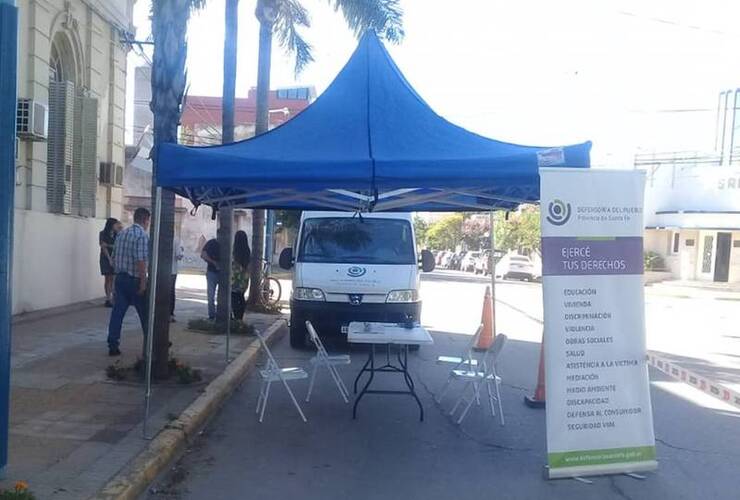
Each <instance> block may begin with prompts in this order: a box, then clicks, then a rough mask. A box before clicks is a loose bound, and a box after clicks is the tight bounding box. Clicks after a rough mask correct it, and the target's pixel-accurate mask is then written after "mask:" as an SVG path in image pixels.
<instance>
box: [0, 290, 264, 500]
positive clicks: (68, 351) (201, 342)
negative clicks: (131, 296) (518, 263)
mask: <svg viewBox="0 0 740 500" xmlns="http://www.w3.org/2000/svg"><path fill="white" fill-rule="evenodd" d="M183 281H184V283H185V284H186V285H187V286H188V287H187V288H184V287H183V288H178V301H177V308H176V314H177V318H178V322H177V323H174V324H172V327H171V330H170V335H171V341H172V343H173V347H172V350H171V353H172V356H174V357H176V358H178V359H179V360H180V361H183V362H185V363H186V364H188V365H190V366H191V367H193V368H197V369H200V370H201V372H202V375H203V380H202V381H201V382H199V383H196V384H193V385H180V384H178V383H177V382H175V381H167V382H163V383H159V384H155V386H154V389H153V395H152V408H151V419H150V428H149V429H150V430H149V433H150V434H152V435H153V434H156V433H157V432H158V431H159V430H161V429H162V428H163V427H164V426H165V425H166V424H167V423H168V422H169V421H171V420H172V419H174V418H176V417H177V416H178V415H179V414H180V413H181V412H182V410H183V409H185V408H186V407H187V406H188V405H189V404H190V403H191V402H192V401H193V400H194V399H195V398H197V397H198V395H199V394H200V393H201V392H202V391H203V389H204V388H205V387H206V385H207V384H208V383H209V382H210V381H211V380H213V379H214V378H215V377H216V376H218V375H219V374H220V373H221V372H223V370H224V368H225V366H226V362H225V337H224V336H222V335H219V336H213V335H206V334H203V333H197V332H192V331H189V330H187V329H186V327H187V321H188V319H190V318H194V317H203V316H205V312H206V304H205V292H204V286H205V280H204V279H203V278H202V277H188V279H187V280H183ZM201 281H202V283H201ZM109 314H110V309H106V308H103V307H102V306H98V307H94V308H87V309H83V310H77V311H73V312H68V313H64V314H59V315H56V316H52V317H46V318H41V319H37V320H24V321H23V322H20V323H17V324H15V325H14V331H13V352H12V359H11V370H12V372H11V373H12V374H11V386H12V387H11V424H10V463H9V464H8V468H7V477H6V479H5V480H4V481H0V489H2V488H8V487H12V485H13V484H14V482H15V481H16V480H25V481H28V482H29V483H30V489H31V491H32V492H33V493H34V494H36V496H37V498H40V499H49V498H53V499H82V498H89V497H90V496H92V495H94V494H95V493H96V492H97V491H98V489H100V488H101V487H103V486H104V485H105V484H106V482H107V481H108V480H109V479H110V478H111V477H112V476H114V475H115V474H116V473H117V472H119V471H120V470H121V469H122V468H123V467H124V466H126V464H127V463H129V462H130V461H131V459H132V458H134V457H135V456H136V455H137V454H138V453H140V452H141V451H142V450H144V449H145V448H146V447H147V444H148V442H147V441H145V440H143V439H142V428H141V424H142V417H143V396H144V393H143V386H142V384H140V383H132V382H113V381H110V380H108V379H107V377H106V373H105V371H106V367H108V366H109V365H111V364H113V363H114V362H116V361H117V360H120V361H119V363H120V364H122V365H130V364H133V363H134V362H135V361H136V358H137V355H138V354H139V353H140V352H141V342H142V334H141V329H140V327H139V323H138V318H137V317H136V314H135V312H134V311H133V309H132V310H130V311H129V313H128V314H127V316H126V320H125V322H124V330H123V334H122V343H121V350H122V351H123V355H122V356H121V357H120V358H109V357H108V353H107V346H106V336H107V325H108V318H109ZM277 318H278V317H276V316H272V315H262V314H249V315H248V318H247V321H248V322H250V323H251V324H253V325H254V326H255V327H256V328H258V329H260V330H261V331H264V330H266V329H267V328H268V327H269V325H271V324H272V323H273V322H274V321H275V320H276V319H277ZM253 340H254V337H251V336H232V338H231V356H230V357H231V359H233V358H234V357H236V356H238V355H239V354H240V353H241V352H242V351H244V350H245V349H246V348H247V347H248V346H249V344H251V342H252V341H253Z"/></svg>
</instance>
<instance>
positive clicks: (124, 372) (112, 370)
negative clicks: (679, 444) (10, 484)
mask: <svg viewBox="0 0 740 500" xmlns="http://www.w3.org/2000/svg"><path fill="white" fill-rule="evenodd" d="M167 368H168V370H167V371H168V374H167V380H170V379H174V380H175V381H177V383H179V384H183V385H188V384H194V383H196V382H200V381H201V380H203V375H202V373H201V371H200V370H198V369H196V368H192V367H190V366H188V365H187V364H185V363H183V362H181V361H179V360H178V359H177V358H170V360H169V361H168V362H167ZM105 375H106V376H107V377H108V379H109V380H114V381H116V382H124V381H125V382H141V381H143V380H144V377H145V376H146V365H145V364H144V360H143V359H141V358H139V359H137V360H136V362H135V363H133V364H130V365H124V364H123V363H121V361H120V360H118V361H116V362H115V363H113V364H112V365H109V366H108V367H107V368H106V369H105ZM10 498H15V497H10ZM0 500H5V498H3V497H2V496H0Z"/></svg>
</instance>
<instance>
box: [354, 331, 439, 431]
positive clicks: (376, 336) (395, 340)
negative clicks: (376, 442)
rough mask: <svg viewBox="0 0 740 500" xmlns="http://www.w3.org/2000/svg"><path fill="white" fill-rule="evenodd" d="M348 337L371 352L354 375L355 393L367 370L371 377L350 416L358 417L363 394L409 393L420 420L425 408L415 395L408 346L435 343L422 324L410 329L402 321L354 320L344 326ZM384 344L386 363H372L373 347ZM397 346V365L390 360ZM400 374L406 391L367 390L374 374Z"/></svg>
mask: <svg viewBox="0 0 740 500" xmlns="http://www.w3.org/2000/svg"><path fill="white" fill-rule="evenodd" d="M347 340H348V341H349V342H351V343H353V344H370V351H369V354H368V358H367V361H366V362H365V365H364V366H363V367H362V369H361V370H360V373H358V374H357V377H356V378H355V384H354V391H355V394H357V385H358V383H359V381H360V378H361V377H362V374H363V373H369V374H370V377H369V378H368V380H367V382H365V385H364V386H363V388H362V390H361V391H360V393H359V394H357V397H356V398H355V404H354V406H353V408H352V418H353V419H354V418H357V405H358V404H359V403H360V400H361V399H362V397H363V396H364V395H365V394H408V395H410V396H412V397H413V398H414V399H415V400H416V404H418V405H419V419H420V420H421V421H423V420H424V407H423V406H422V404H421V401H420V400H419V397H418V396H417V395H416V390H415V388H414V381H413V379H412V378H411V374H409V370H408V354H409V345H430V344H434V340H433V339H432V336H431V335H429V332H428V331H426V329H425V328H424V327H422V326H419V325H415V326H414V327H413V328H406V327H405V326H404V325H403V324H397V323H374V322H360V321H355V322H352V323H350V324H349V326H348V327H347ZM376 345H385V346H386V356H385V364H383V365H382V366H377V367H376V366H375V346H376ZM392 345H397V346H399V348H398V353H397V354H398V365H394V364H393V363H391V346H392ZM378 372H386V373H400V374H402V375H403V379H404V382H405V383H406V386H407V387H408V390H407V391H391V390H377V389H370V384H371V383H372V382H373V378H374V376H375V373H378Z"/></svg>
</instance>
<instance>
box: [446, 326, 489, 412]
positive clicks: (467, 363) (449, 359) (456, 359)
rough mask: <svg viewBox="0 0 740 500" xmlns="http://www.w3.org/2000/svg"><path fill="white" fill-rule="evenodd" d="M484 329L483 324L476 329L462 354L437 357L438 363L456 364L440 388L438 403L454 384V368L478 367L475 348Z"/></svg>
mask: <svg viewBox="0 0 740 500" xmlns="http://www.w3.org/2000/svg"><path fill="white" fill-rule="evenodd" d="M482 331H483V324H481V325H480V326H479V327H478V329H477V330H476V331H475V335H473V337H472V338H471V339H470V342H469V343H468V347H467V349H466V350H465V352H464V353H463V354H462V355H461V356H438V357H437V364H438V365H441V364H451V365H454V366H453V367H452V369H451V370H450V375H449V376H448V377H447V381H446V382H445V385H444V386H442V390H440V391H439V394H438V395H437V398H436V399H437V403H439V402H441V401H442V398H443V397H444V395H445V393H446V392H447V389H449V388H450V385H451V384H452V381H453V380H454V377H453V374H452V370H457V369H459V368H467V370H469V371H472V370H474V369H476V368H477V367H478V360H477V359H475V351H474V350H473V349H474V348H475V346H476V345H477V344H478V339H479V338H480V334H481V332H482Z"/></svg>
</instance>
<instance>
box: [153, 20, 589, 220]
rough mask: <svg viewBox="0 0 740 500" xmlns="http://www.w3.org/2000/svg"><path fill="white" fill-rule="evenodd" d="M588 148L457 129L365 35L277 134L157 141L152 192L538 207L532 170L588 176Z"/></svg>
mask: <svg viewBox="0 0 740 500" xmlns="http://www.w3.org/2000/svg"><path fill="white" fill-rule="evenodd" d="M590 148H591V143H590V142H586V143H583V144H576V145H572V146H563V147H533V146H521V145H516V144H509V143H505V142H500V141H495V140H492V139H488V138H485V137H482V136H480V135H477V134H474V133H471V132H469V131H467V130H465V129H463V128H461V127H458V126H456V125H453V124H452V123H450V122H448V121H447V120H445V119H444V118H442V117H441V116H439V115H437V114H436V113H435V112H434V111H433V110H432V109H431V108H430V107H429V106H428V105H427V104H426V102H424V100H423V99H422V98H421V97H420V96H419V94H417V93H416V91H415V90H414V89H413V88H412V87H411V85H409V83H408V82H407V81H406V79H405V78H404V76H403V74H402V73H401V71H400V70H399V69H398V67H397V66H396V64H395V63H394V61H393V59H392V58H391V57H390V55H389V54H388V52H387V51H386V49H385V47H384V46H383V44H382V43H381V42H380V40H378V37H377V36H376V35H375V33H373V32H368V33H367V34H365V35H364V36H363V37H362V39H361V40H360V43H359V45H358V47H357V49H356V50H355V52H354V54H353V55H352V57H351V58H350V60H349V61H348V62H347V64H346V65H345V67H344V68H343V69H342V71H341V72H340V73H339V74H338V75H337V77H336V78H335V79H334V81H333V82H332V84H331V85H330V86H329V87H328V88H327V89H326V91H325V92H324V93H323V94H322V95H321V96H320V97H319V98H318V99H317V100H316V102H314V103H313V104H312V105H311V106H309V107H308V108H307V109H306V110H304V111H303V112H302V113H300V114H299V115H298V116H296V117H295V118H293V119H292V120H289V121H288V122H286V123H285V124H283V125H282V126H280V127H277V128H275V129H274V130H271V131H270V132H268V133H266V134H263V135H260V136H258V137H254V138H252V139H247V140H245V141H241V142H236V143H232V144H226V145H221V146H212V147H188V146H182V145H177V144H163V145H162V146H161V147H160V149H159V152H158V167H157V183H158V185H159V186H161V187H163V188H166V189H171V190H173V191H175V192H177V193H178V194H180V195H182V196H185V197H187V198H189V199H190V200H191V201H192V202H193V203H195V204H196V205H200V204H207V205H211V206H214V207H219V206H223V205H228V206H233V207H248V208H298V209H321V210H362V211H461V210H474V211H481V210H491V209H512V208H515V207H516V206H517V205H518V204H520V203H533V202H537V201H538V200H539V174H538V168H539V167H542V166H568V167H588V166H589V151H590Z"/></svg>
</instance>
